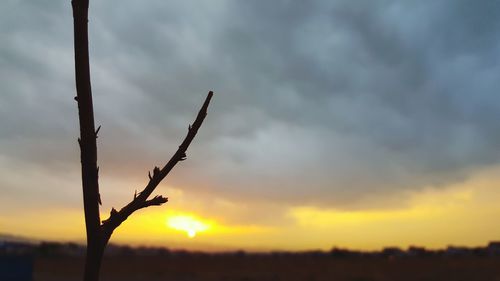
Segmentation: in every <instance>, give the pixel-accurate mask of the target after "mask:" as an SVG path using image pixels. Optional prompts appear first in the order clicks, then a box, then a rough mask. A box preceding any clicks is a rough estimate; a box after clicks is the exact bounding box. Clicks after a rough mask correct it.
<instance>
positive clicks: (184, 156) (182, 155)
mask: <svg viewBox="0 0 500 281" xmlns="http://www.w3.org/2000/svg"><path fill="white" fill-rule="evenodd" d="M186 158H187V156H186V153H185V152H182V153H181V156H179V161H184V160H186Z"/></svg>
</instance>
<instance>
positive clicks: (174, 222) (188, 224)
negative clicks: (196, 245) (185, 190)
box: [167, 215, 210, 238]
mask: <svg viewBox="0 0 500 281" xmlns="http://www.w3.org/2000/svg"><path fill="white" fill-rule="evenodd" d="M167 226H169V227H170V228H173V229H175V230H180V231H184V232H186V234H187V236H188V237H189V238H194V237H195V236H196V234H197V233H198V232H204V231H206V230H207V229H209V228H210V226H209V225H208V224H207V223H204V222H202V221H201V220H200V219H197V218H195V217H194V216H189V215H176V216H172V217H169V218H167Z"/></svg>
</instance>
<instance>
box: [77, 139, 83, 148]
mask: <svg viewBox="0 0 500 281" xmlns="http://www.w3.org/2000/svg"><path fill="white" fill-rule="evenodd" d="M78 145H79V146H80V147H82V140H81V139H80V138H78Z"/></svg>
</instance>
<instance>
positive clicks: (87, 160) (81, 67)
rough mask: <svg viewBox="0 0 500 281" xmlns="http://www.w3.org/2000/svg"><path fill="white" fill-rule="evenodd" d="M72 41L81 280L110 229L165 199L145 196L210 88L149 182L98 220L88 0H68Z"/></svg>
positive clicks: (96, 263)
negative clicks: (83, 238) (83, 237)
mask: <svg viewBox="0 0 500 281" xmlns="http://www.w3.org/2000/svg"><path fill="white" fill-rule="evenodd" d="M71 4H72V7H73V24H74V45H75V77H76V97H75V100H76V101H77V103H78V117H79V122H80V138H79V139H78V143H79V144H80V152H81V156H80V157H81V164H82V187H83V204H84V212H85V226H86V233H87V253H86V258H85V268H84V281H97V280H98V279H99V270H100V266H101V260H102V256H103V253H104V249H105V247H106V245H107V243H108V241H109V239H110V237H111V234H112V233H113V231H114V230H115V229H116V228H117V227H118V226H119V225H120V224H121V223H122V222H124V221H125V220H126V219H127V218H128V216H130V215H131V214H132V213H133V212H135V211H137V210H139V209H142V208H146V207H149V206H159V205H162V204H163V203H166V202H167V201H168V198H167V197H163V196H161V195H156V196H154V197H153V198H151V199H149V197H150V196H151V194H152V192H153V191H154V190H155V188H156V187H157V186H158V184H159V183H160V182H161V181H162V180H163V179H164V178H165V177H166V176H167V175H168V173H169V172H170V170H172V168H173V167H174V166H175V165H176V164H177V162H179V161H183V160H185V159H186V150H187V148H188V147H189V144H190V143H191V141H192V140H193V138H194V137H195V135H196V133H197V132H198V129H199V128H200V126H201V124H202V123H203V120H204V119H205V116H206V114H207V108H208V105H209V103H210V99H211V98H212V95H213V93H212V91H210V92H209V93H208V96H207V98H206V99H205V102H204V103H203V106H202V107H201V109H200V111H199V113H198V116H197V117H196V120H195V121H194V123H193V125H192V126H191V125H190V126H189V128H188V133H187V135H186V137H185V138H184V141H183V142H182V143H181V145H180V146H179V148H178V149H177V151H176V152H175V154H174V155H173V156H172V157H171V158H170V160H169V161H168V162H167V163H166V164H165V166H163V168H161V169H160V168H159V167H155V168H154V169H153V174H151V173H149V182H148V183H147V185H146V187H144V189H143V190H142V191H141V192H139V193H137V191H136V192H135V194H134V197H133V199H132V201H131V202H130V203H128V204H127V205H126V206H125V207H123V208H121V209H120V210H119V211H117V210H115V209H114V208H112V209H111V214H110V216H109V218H108V219H106V220H103V221H102V222H101V218H100V214H99V205H100V204H101V198H100V195H99V182H98V177H99V167H98V166H97V145H96V139H97V134H98V132H99V129H100V126H99V128H97V130H96V129H95V125H94V109H93V104H92V92H91V86H90V65H89V50H88V7H89V0H72V1H71Z"/></svg>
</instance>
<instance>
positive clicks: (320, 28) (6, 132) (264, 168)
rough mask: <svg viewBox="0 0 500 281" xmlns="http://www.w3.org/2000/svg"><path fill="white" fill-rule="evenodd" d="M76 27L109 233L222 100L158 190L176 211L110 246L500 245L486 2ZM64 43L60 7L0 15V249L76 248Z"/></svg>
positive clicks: (129, 13) (68, 20)
mask: <svg viewBox="0 0 500 281" xmlns="http://www.w3.org/2000/svg"><path fill="white" fill-rule="evenodd" d="M89 14H90V16H89V17H90V21H89V29H90V30H89V36H90V56H91V73H92V87H93V95H94V107H95V109H94V111H95V118H96V123H97V125H102V129H101V131H100V136H99V139H98V149H99V151H98V153H99V156H98V157H99V166H100V180H101V184H100V186H101V196H102V199H103V206H102V209H101V211H102V213H103V214H102V216H103V217H106V216H107V214H108V213H109V210H110V209H111V207H112V206H113V207H115V208H120V207H122V206H123V205H124V204H126V203H127V202H128V201H130V200H131V198H132V196H133V193H134V190H135V189H138V190H140V189H142V187H143V186H144V185H145V184H146V183H147V172H148V170H151V169H152V167H154V166H155V165H157V166H161V165H163V163H165V161H167V160H168V159H169V158H170V156H171V155H172V153H173V152H175V150H176V148H177V146H178V145H179V144H180V142H181V140H182V138H183V137H184V135H185V133H186V131H187V126H188V124H189V123H190V122H192V121H193V120H194V117H195V115H196V113H197V111H198V109H199V107H200V105H201V103H202V102H203V100H204V98H205V96H206V93H207V92H208V91H209V90H213V91H214V92H215V96H214V98H213V100H212V104H211V106H210V108H209V114H208V116H207V119H206V120H205V123H204V124H203V127H202V128H201V130H200V131H199V133H198V136H197V137H196V139H195V140H194V142H193V143H192V145H191V147H190V149H189V151H188V161H185V162H182V163H180V164H179V165H178V166H177V167H176V168H175V169H174V170H173V172H172V173H171V175H170V176H169V177H168V178H167V179H166V180H165V181H164V182H163V183H162V184H161V185H160V186H159V188H158V189H157V193H159V194H163V195H166V196H168V197H169V198H170V202H169V203H168V204H166V205H164V206H162V207H156V208H149V209H148V210H144V211H141V212H138V213H136V214H134V215H133V217H131V218H130V220H129V221H127V222H126V223H125V224H124V225H123V226H122V227H121V228H120V229H119V230H117V232H116V233H115V236H114V237H113V239H112V241H113V242H117V243H132V244H154V245H163V246H171V247H184V248H191V249H209V250H210V249H214V250H217V249H233V248H244V249H250V250H251V249H257V250H260V249H309V248H321V249H329V248H331V247H332V246H334V245H336V246H341V247H350V248H360V249H374V248H380V247H383V246H388V245H396V246H401V247H405V246H407V245H410V244H419V245H423V246H428V247H443V246H446V245H448V244H461V245H484V244H486V243H487V242H488V241H490V240H494V239H500V226H499V225H498V215H499V214H500V206H497V205H498V200H500V189H499V186H500V176H499V172H500V94H499V93H498V89H500V79H498V74H499V73H500V63H499V62H500V35H499V32H498V30H500V2H499V1H493V0H492V1H488V0H485V1H479V2H478V1H465V0H463V1H462V0H449V1H445V0H440V1H430V0H429V1H390V0H377V1H279V0H277V1H243V0H241V1H229V0H228V1H223V0H218V1H209V0H206V1H202V0H200V1H164V0H148V1H137V0H122V1H111V0H108V1H91V7H90V12H89ZM72 32H73V29H72V12H71V5H70V1H69V0H67V1H54V0H37V1H29V0H2V1H1V2H0V36H1V38H2V43H1V44H0V128H1V129H0V191H1V194H2V195H1V196H0V233H11V234H16V235H23V236H28V237H34V238H39V239H53V240H72V241H82V240H83V239H84V226H83V224H84V223H83V210H82V194H81V180H80V166H79V165H80V163H79V150H78V145H77V142H76V139H77V137H78V134H79V132H78V119H77V117H78V116H77V106H76V103H75V101H74V100H73V97H74V96H75V86H74V62H73V33H72ZM179 220H180V221H181V222H180V223H178V222H179ZM176 221H177V223H176ZM179 224H180V226H179ZM186 225H188V226H186ZM186 228H192V229H191V232H192V231H193V229H194V230H195V231H196V232H197V235H196V237H194V238H193V237H191V238H189V237H188V235H186V234H189V229H186ZM191 236H192V235H191Z"/></svg>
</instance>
